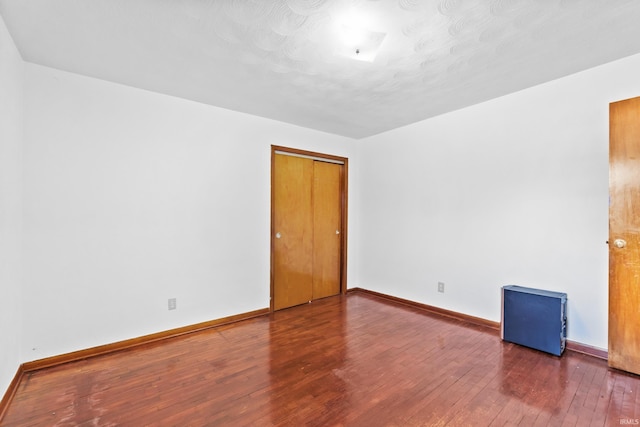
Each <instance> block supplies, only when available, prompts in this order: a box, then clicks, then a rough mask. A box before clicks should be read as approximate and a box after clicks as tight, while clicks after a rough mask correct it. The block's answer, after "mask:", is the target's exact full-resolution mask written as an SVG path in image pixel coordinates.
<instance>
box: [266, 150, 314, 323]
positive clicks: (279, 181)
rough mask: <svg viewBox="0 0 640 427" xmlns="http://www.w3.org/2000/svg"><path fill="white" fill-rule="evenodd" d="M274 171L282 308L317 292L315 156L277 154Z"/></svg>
mask: <svg viewBox="0 0 640 427" xmlns="http://www.w3.org/2000/svg"><path fill="white" fill-rule="evenodd" d="M273 173H274V179H273V185H274V188H273V204H274V206H273V212H274V217H273V232H274V233H275V236H274V237H273V239H272V241H273V275H274V281H273V299H274V301H273V308H274V310H279V309H281V308H286V307H291V306H294V305H298V304H304V303H307V302H309V301H311V299H312V296H313V295H312V286H313V283H312V275H313V210H312V199H311V191H310V186H311V182H312V179H313V160H311V159H305V158H301V157H293V156H285V155H280V154H276V155H275V156H274V171H273ZM278 236H279V238H278Z"/></svg>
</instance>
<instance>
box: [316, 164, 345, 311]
mask: <svg viewBox="0 0 640 427" xmlns="http://www.w3.org/2000/svg"><path fill="white" fill-rule="evenodd" d="M313 166H314V167H313V299H318V298H324V297H328V296H331V295H337V294H339V293H340V253H341V251H340V245H341V233H342V224H341V222H342V214H341V212H342V208H341V206H342V202H341V198H340V194H341V187H340V186H341V181H342V165H339V164H335V163H327V162H322V161H314V162H313Z"/></svg>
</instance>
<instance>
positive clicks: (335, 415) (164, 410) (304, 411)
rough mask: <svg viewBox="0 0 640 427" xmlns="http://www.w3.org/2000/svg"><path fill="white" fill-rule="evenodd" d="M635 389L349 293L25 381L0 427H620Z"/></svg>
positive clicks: (630, 420)
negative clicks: (506, 426)
mask: <svg viewBox="0 0 640 427" xmlns="http://www.w3.org/2000/svg"><path fill="white" fill-rule="evenodd" d="M639 395H640V377H638V376H634V375H631V374H626V373H623V372H620V371H615V370H610V369H608V367H607V365H606V362H605V361H603V360H599V359H596V358H593V357H590V356H585V355H582V354H579V353H573V352H570V351H567V352H565V354H564V355H563V356H562V357H556V356H552V355H548V354H546V353H542V352H538V351H536V350H532V349H528V348H525V347H521V346H517V345H514V344H510V343H505V342H502V341H501V340H500V338H499V336H498V333H497V331H495V330H492V329H489V328H486V327H484V326H478V325H471V324H467V323H464V322H462V321H459V320H455V319H450V318H446V317H442V316H439V315H435V314H430V313H426V312H424V311H420V310H418V309H416V308H412V307H407V306H403V305H400V304H397V303H394V302H389V301H385V300H382V299H378V298H376V297H374V296H370V295H367V294H362V293H351V294H349V295H347V296H338V297H331V298H326V299H323V300H319V301H315V302H313V303H311V304H307V305H303V306H298V307H294V308H291V309H288V310H283V311H280V312H276V313H274V314H272V315H268V316H263V317H260V318H256V319H251V320H246V321H242V322H239V323H236V324H233V325H226V326H221V327H217V328H212V329H210V330H206V331H202V332H197V333H193V334H189V335H186V336H182V337H178V338H173V339H170V340H167V341H164V342H162V343H154V344H148V345H144V346H141V347H137V348H134V349H129V350H124V351H120V352H117V353H114V354H110V355H105V356H98V357H94V358H90V359H88V360H83V361H78V362H72V363H68V364H65V365H62V366H57V367H53V368H48V369H43V370H40V371H37V372H33V373H31V374H28V375H26V376H25V377H24V378H23V380H22V382H21V383H20V385H19V389H18V391H17V393H16V395H15V397H14V400H13V401H12V403H11V405H10V407H9V408H8V410H7V413H6V415H5V417H4V419H3V420H2V421H1V422H0V425H2V426H6V427H9V426H21V427H23V426H181V427H182V426H274V425H275V426H366V427H370V426H466V425H469V426H504V425H509V426H512V425H521V426H546V425H552V426H613V425H616V426H619V425H633V424H638V420H639V419H640V398H638V396H639Z"/></svg>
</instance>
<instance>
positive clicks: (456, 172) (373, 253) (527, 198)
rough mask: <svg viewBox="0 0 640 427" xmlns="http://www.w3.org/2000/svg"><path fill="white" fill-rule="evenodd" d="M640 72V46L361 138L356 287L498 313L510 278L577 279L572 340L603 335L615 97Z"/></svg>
mask: <svg viewBox="0 0 640 427" xmlns="http://www.w3.org/2000/svg"><path fill="white" fill-rule="evenodd" d="M638 75H640V55H636V56H633V57H629V58H626V59H623V60H620V61H617V62H614V63H610V64H607V65H604V66H601V67H598V68H594V69H591V70H588V71H585V72H582V73H579V74H576V75H572V76H568V77H566V78H563V79H560V80H556V81H553V82H550V83H548V84H544V85H540V86H537V87H533V88H530V89H528V90H524V91H521V92H518V93H515V94H511V95H508V96H505V97H502V98H498V99H495V100H492V101H489V102H486V103H483V104H479V105H476V106H472V107H469V108H466V109H463V110H459V111H456V112H452V113H450V114H446V115H442V116H439V117H435V118H433V119H430V120H425V121H423V122H420V123H417V124H414V125H411V126H406V127H404V128H401V129H397V130H394V131H391V132H387V133H384V134H381V135H378V136H374V137H371V138H368V139H366V140H363V141H362V142H361V145H360V146H359V150H358V159H359V162H360V165H361V170H360V173H359V176H358V182H359V185H358V186H357V187H356V188H355V190H354V191H356V192H357V193H358V195H359V198H360V199H359V200H360V201H359V210H360V211H361V212H363V215H362V216H361V217H360V218H359V219H360V222H359V225H358V226H359V227H360V231H359V235H361V237H362V238H361V240H360V241H359V246H358V247H359V250H358V255H357V256H358V272H357V276H358V286H361V287H364V288H369V289H372V290H375V291H379V292H384V293H389V294H392V295H396V296H398V297H402V298H407V299H411V300H416V301H420V302H423V303H426V304H431V305H434V306H438V307H442V308H445V309H450V310H454V311H457V312H462V313H466V314H469V315H472V316H477V317H481V318H486V319H490V320H493V321H499V320H500V287H501V286H502V285H506V284H517V285H522V286H529V287H536V288H543V289H549V290H555V291H562V292H567V294H568V299H569V303H568V312H569V319H568V335H569V339H571V340H574V341H577V342H581V343H584V344H589V345H592V346H596V347H601V348H606V347H607V297H608V296H607V286H608V248H607V246H606V244H605V241H606V240H608V144H609V141H608V108H609V106H608V104H609V103H610V102H613V101H617V100H621V99H626V98H631V97H635V96H640V79H638ZM425 102H429V101H428V100H425ZM439 281H441V282H444V283H445V293H444V294H442V293H438V292H437V282H439Z"/></svg>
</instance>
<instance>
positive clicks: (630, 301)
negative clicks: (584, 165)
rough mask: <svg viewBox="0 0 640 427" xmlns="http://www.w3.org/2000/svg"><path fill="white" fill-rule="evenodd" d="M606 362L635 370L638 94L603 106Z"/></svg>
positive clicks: (638, 338) (639, 235)
mask: <svg viewBox="0 0 640 427" xmlns="http://www.w3.org/2000/svg"><path fill="white" fill-rule="evenodd" d="M609 197H610V202H609V349H608V352H609V366H611V367H612V368H617V369H621V370H624V371H628V372H632V373H635V374H640V97H639V98H633V99H628V100H625V101H619V102H614V103H612V104H610V106H609Z"/></svg>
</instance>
